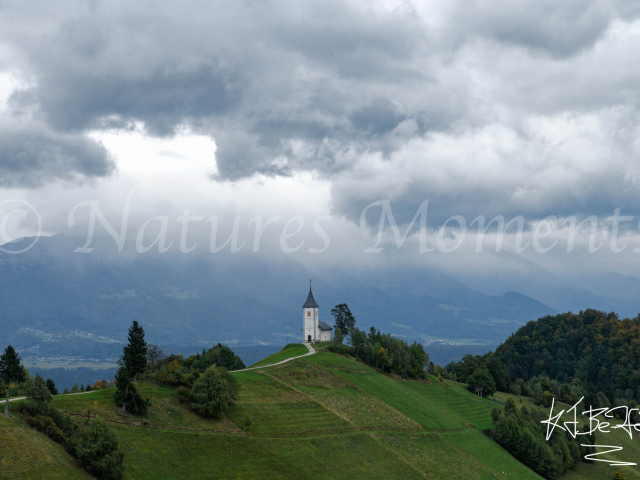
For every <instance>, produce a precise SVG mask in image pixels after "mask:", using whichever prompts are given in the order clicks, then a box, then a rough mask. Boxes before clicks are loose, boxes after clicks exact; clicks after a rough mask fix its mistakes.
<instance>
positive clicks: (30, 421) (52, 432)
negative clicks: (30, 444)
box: [24, 415, 67, 444]
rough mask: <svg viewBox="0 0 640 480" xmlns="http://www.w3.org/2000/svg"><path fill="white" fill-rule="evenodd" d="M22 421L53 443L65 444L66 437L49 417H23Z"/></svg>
mask: <svg viewBox="0 0 640 480" xmlns="http://www.w3.org/2000/svg"><path fill="white" fill-rule="evenodd" d="M24 420H25V422H27V425H29V426H30V427H32V428H35V429H36V430H39V431H41V432H42V433H44V434H45V435H46V436H47V437H49V438H50V439H51V440H53V441H54V442H56V443H61V444H64V443H65V441H66V439H67V437H66V436H65V434H64V432H63V431H62V430H60V428H58V426H57V425H56V424H55V422H54V421H53V419H51V418H50V417H46V416H44V415H36V416H35V417H32V416H31V415H25V416H24Z"/></svg>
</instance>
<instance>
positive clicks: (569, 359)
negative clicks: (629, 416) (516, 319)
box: [445, 309, 640, 408]
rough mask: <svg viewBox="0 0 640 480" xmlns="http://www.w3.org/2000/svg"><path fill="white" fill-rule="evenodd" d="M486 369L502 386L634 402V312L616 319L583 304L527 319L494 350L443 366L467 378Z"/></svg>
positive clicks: (546, 398) (542, 395)
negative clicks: (575, 310)
mask: <svg viewBox="0 0 640 480" xmlns="http://www.w3.org/2000/svg"><path fill="white" fill-rule="evenodd" d="M478 370H486V371H488V372H489V374H490V375H491V378H492V379H493V381H494V383H495V386H496V388H497V389H498V390H500V391H503V392H509V393H513V394H515V395H525V396H528V397H531V398H533V399H534V400H535V402H536V403H537V404H539V405H544V406H549V405H550V404H551V399H552V398H555V399H556V400H559V401H562V402H565V403H570V404H573V403H575V402H577V401H578V400H580V398H582V397H584V400H583V402H584V404H585V405H593V406H594V407H615V406H620V405H627V406H629V407H630V408H635V407H636V406H637V405H638V404H639V403H640V315H639V316H636V317H635V318H633V319H629V318H626V319H623V320H621V319H620V318H619V317H618V315H617V314H616V313H614V312H611V313H605V312H601V311H598V310H592V309H589V310H585V311H581V312H579V313H578V314H573V313H571V312H568V313H562V314H559V315H555V316H546V317H542V318H540V319H538V320H537V321H531V322H528V323H527V324H526V325H524V326H522V327H521V328H520V329H518V331H517V332H515V333H514V334H513V335H511V336H510V337H509V338H508V339H507V340H506V341H505V342H504V343H503V344H502V345H500V346H499V347H498V348H496V350H495V352H489V353H487V354H486V355H476V356H472V355H466V356H465V357H463V358H462V360H461V361H460V362H457V363H450V364H449V365H447V367H446V368H445V374H446V376H447V377H448V378H451V379H456V380H458V381H461V382H467V381H468V379H469V378H470V377H471V376H472V375H473V374H474V373H475V372H476V371H478Z"/></svg>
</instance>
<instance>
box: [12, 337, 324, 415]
mask: <svg viewBox="0 0 640 480" xmlns="http://www.w3.org/2000/svg"><path fill="white" fill-rule="evenodd" d="M303 345H304V346H306V347H307V348H308V349H309V353H305V354H304V355H298V356H297V357H291V358H287V359H285V360H282V361H280V362H276V363H271V364H269V365H260V366H259V367H249V368H243V369H242V370H231V372H229V373H236V372H246V371H247V370H256V369H258V368H268V367H273V366H275V365H282V364H283V363H287V362H290V361H291V360H295V359H296V358H302V357H308V356H309V355H313V354H314V353H316V351H315V350H314V348H313V347H312V346H311V344H310V343H303ZM91 392H95V390H91V391H90V392H78V393H67V395H84V394H85V393H91ZM54 396H58V395H54ZM60 396H62V395H60ZM26 398H27V397H14V398H10V399H9V401H10V402H16V401H18V400H26ZM5 402H6V400H0V404H3V403H5Z"/></svg>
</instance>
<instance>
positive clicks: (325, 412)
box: [0, 347, 540, 479]
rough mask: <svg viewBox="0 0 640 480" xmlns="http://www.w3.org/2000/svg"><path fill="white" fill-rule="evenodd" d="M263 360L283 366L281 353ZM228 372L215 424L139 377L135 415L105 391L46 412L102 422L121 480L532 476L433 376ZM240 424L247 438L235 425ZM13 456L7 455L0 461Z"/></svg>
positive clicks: (332, 358) (6, 432) (483, 408)
mask: <svg viewBox="0 0 640 480" xmlns="http://www.w3.org/2000/svg"><path fill="white" fill-rule="evenodd" d="M288 350H290V351H295V347H289V349H288ZM283 354H284V355H283ZM274 357H277V358H278V359H280V360H281V359H283V358H286V357H287V351H285V352H282V353H279V354H275V355H274ZM235 375H236V376H237V378H238V380H239V381H240V384H241V389H240V397H239V399H238V401H237V402H236V403H234V404H233V405H232V406H231V407H230V409H229V410H228V411H227V413H226V414H225V417H224V418H223V419H220V420H206V419H203V418H201V417H199V416H197V415H195V414H194V413H192V412H191V411H189V410H187V409H186V408H184V407H183V406H182V405H181V404H180V403H179V402H178V400H177V396H176V391H175V390H174V389H173V388H169V387H161V386H158V385H156V384H155V383H153V382H152V381H150V380H145V381H140V382H138V390H139V391H140V393H142V395H143V396H145V397H149V398H150V399H151V401H152V402H153V405H152V407H151V409H150V412H149V413H148V414H147V415H144V416H142V417H132V416H128V415H122V414H119V413H118V411H117V408H116V407H115V405H114V401H113V395H114V393H115V389H105V390H99V391H96V392H94V393H91V394H87V395H77V396H58V397H55V399H54V405H55V406H56V407H58V408H59V409H61V410H63V411H67V412H70V413H71V414H72V415H73V416H74V418H75V419H77V420H78V421H83V420H84V419H86V418H87V416H91V417H93V416H95V415H99V416H101V417H102V418H104V419H106V420H107V422H108V423H109V425H110V426H111V428H112V429H113V431H114V432H115V433H116V435H117V436H118V439H119V441H120V443H121V445H122V447H123V450H124V451H125V452H126V457H125V465H126V478H136V479H142V478H149V479H152V478H175V479H179V478H197V477H201V478H212V477H216V478H220V477H222V478H225V477H234V478H235V477H241V478H312V477H325V478H326V477H331V478H358V477H362V476H363V475H365V474H366V475H367V476H368V477H374V478H375V477H385V478H415V477H425V478H460V479H469V478H478V479H480V478H505V476H504V474H503V473H502V472H506V473H507V475H508V477H510V478H518V479H529V478H530V479H534V478H540V477H538V476H537V475H535V474H534V473H533V472H531V471H530V470H528V469H527V468H526V467H524V466H522V465H521V464H520V463H518V462H517V461H516V460H514V459H513V458H512V457H511V456H510V455H509V454H507V453H506V452H505V451H504V450H503V449H502V448H500V447H499V446H498V445H496V444H495V443H493V442H492V441H491V440H490V439H489V438H488V437H487V436H486V435H485V434H483V433H482V430H483V429H487V428H490V426H491V416H490V414H491V410H492V408H493V407H494V406H495V405H496V404H495V403H492V402H491V401H490V400H487V399H483V398H480V397H477V396H474V395H471V394H469V393H468V392H465V391H464V390H462V389H459V388H456V387H454V386H449V385H445V384H443V383H441V382H439V381H438V380H436V379H434V378H431V380H430V383H428V382H410V381H396V380H393V379H391V378H389V377H386V376H384V375H381V374H379V373H377V372H375V371H374V370H372V369H370V368H369V367H367V366H365V365H363V364H361V363H359V362H356V361H355V360H352V359H349V358H346V357H341V356H338V355H335V354H333V353H330V352H326V351H322V352H319V353H316V354H314V355H310V356H307V357H304V358H300V359H294V360H291V361H290V362H288V363H285V364H282V365H278V366H275V367H270V368H265V369H258V370H249V371H239V372H236V373H235ZM246 417H249V418H250V419H251V426H250V427H249V429H248V431H247V432H245V431H243V429H242V428H241V424H242V422H243V420H244V419H245V418H246ZM0 426H1V427H2V428H1V429H0V432H1V433H0V442H1V443H2V444H3V445H4V444H6V443H5V441H6V440H7V438H6V437H9V436H10V435H13V434H14V433H12V432H15V431H16V430H19V431H21V432H24V436H25V437H26V436H29V437H34V438H36V437H37V438H38V440H39V441H40V442H42V443H46V444H47V448H49V449H51V450H52V451H55V452H56V454H57V455H59V456H60V457H62V458H66V463H65V462H61V461H58V462H53V461H52V462H51V463H50V464H49V465H50V466H49V468H50V469H51V470H52V471H59V470H64V469H66V468H68V466H69V465H74V463H75V462H74V461H73V460H72V459H71V458H70V457H68V456H67V455H66V454H65V453H64V451H63V450H62V449H61V448H60V447H58V446H57V445H55V444H54V443H53V442H50V441H49V440H48V439H46V438H45V437H42V436H41V435H39V434H36V433H35V432H33V431H31V430H29V429H28V427H26V426H24V425H21V424H19V422H18V421H17V420H11V421H8V420H4V419H3V420H2V422H1V423H0ZM25 442H26V441H25ZM26 443H28V442H26ZM24 448H27V449H30V448H31V447H29V446H27V445H25V444H23V445H22V446H21V448H20V449H21V450H23V449H24ZM12 450H13V449H12ZM19 456H20V455H19V454H18V453H17V452H15V451H12V452H10V454H9V455H8V459H6V460H5V459H3V462H13V463H15V462H17V461H19V460H18V457H19ZM50 457H51V455H48V456H47V458H50ZM23 465H24V464H23ZM34 468H35V467H34ZM3 474H4V475H7V478H40V473H39V471H36V470H35V469H34V470H32V471H24V468H23V471H22V472H21V473H20V475H17V476H12V475H13V474H12V473H11V469H4V468H3ZM79 478H82V477H81V476H80V477H79Z"/></svg>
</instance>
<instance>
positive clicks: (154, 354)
mask: <svg viewBox="0 0 640 480" xmlns="http://www.w3.org/2000/svg"><path fill="white" fill-rule="evenodd" d="M163 358H164V352H163V351H162V349H161V348H160V347H159V346H158V345H153V344H151V343H150V344H149V345H148V346H147V362H148V363H149V366H150V367H151V373H155V370H156V364H157V363H158V362H159V361H161V360H162V359H163Z"/></svg>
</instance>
